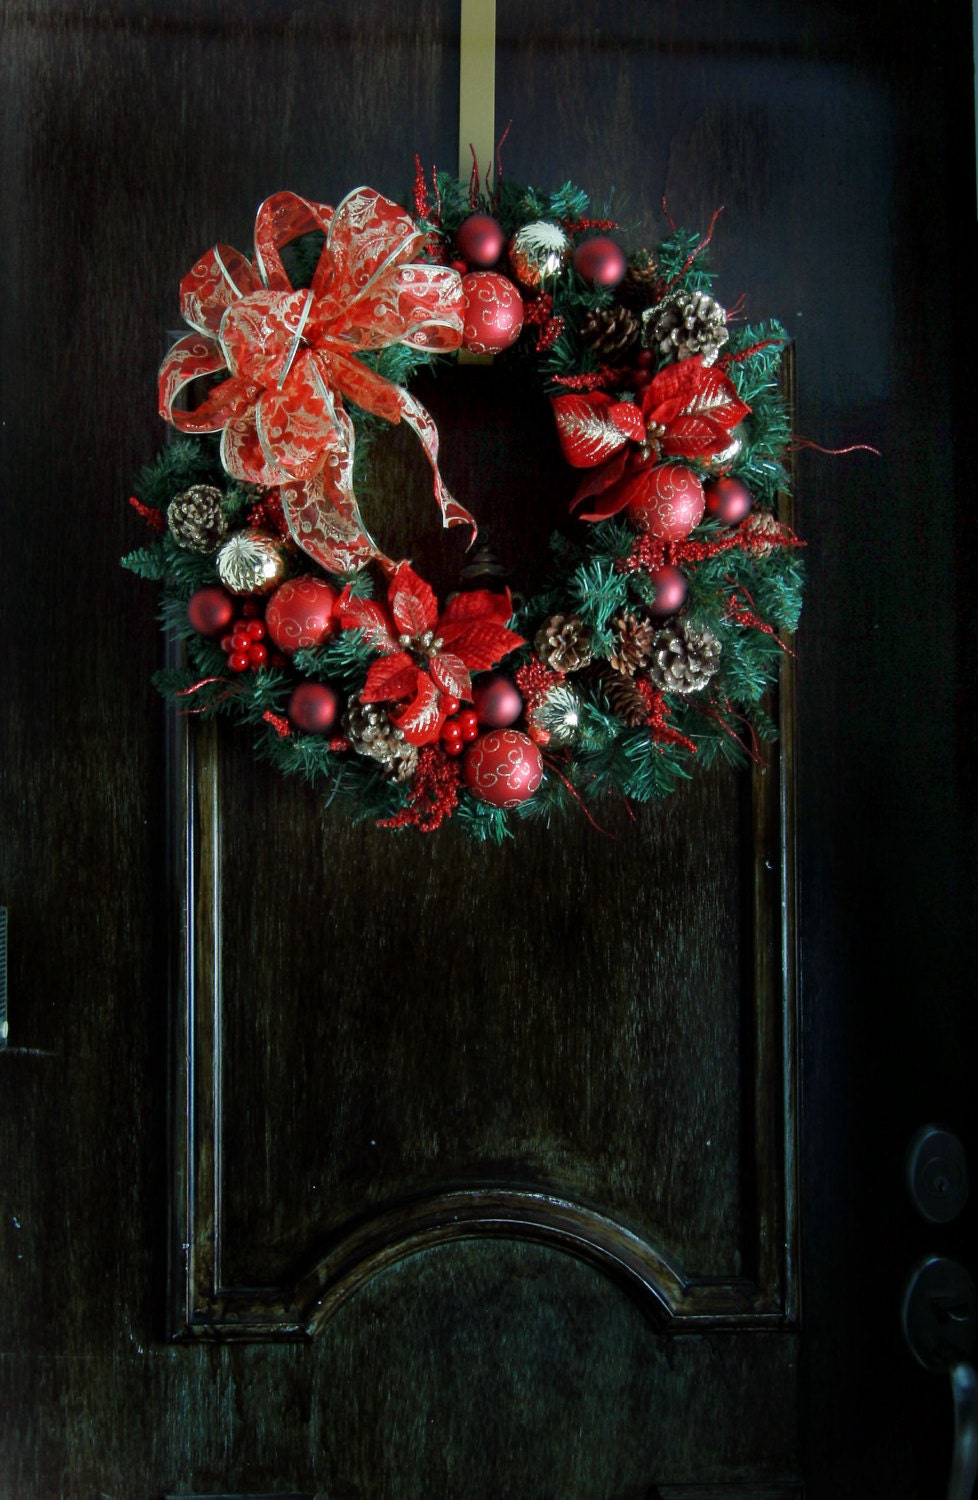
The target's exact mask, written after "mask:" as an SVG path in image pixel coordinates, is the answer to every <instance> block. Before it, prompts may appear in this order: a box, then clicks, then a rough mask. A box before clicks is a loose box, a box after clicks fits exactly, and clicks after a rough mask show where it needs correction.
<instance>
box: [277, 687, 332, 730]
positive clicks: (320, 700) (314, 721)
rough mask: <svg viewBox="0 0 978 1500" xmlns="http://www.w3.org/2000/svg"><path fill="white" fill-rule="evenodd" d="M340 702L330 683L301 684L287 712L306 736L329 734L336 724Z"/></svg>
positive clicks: (293, 695)
mask: <svg viewBox="0 0 978 1500" xmlns="http://www.w3.org/2000/svg"><path fill="white" fill-rule="evenodd" d="M339 704H340V700H339V698H338V697H337V695H336V693H335V692H334V690H333V689H332V688H331V687H330V685H329V683H328V682H300V683H299V686H298V687H297V688H296V690H295V692H294V693H293V694H292V697H291V698H290V699H289V706H288V709H287V710H286V712H287V713H288V716H289V719H290V721H291V722H292V723H293V724H294V725H295V727H296V729H301V730H303V732H304V733H305V734H328V733H329V731H330V730H331V729H332V727H333V725H334V724H335V722H336V715H337V712H338V710H339Z"/></svg>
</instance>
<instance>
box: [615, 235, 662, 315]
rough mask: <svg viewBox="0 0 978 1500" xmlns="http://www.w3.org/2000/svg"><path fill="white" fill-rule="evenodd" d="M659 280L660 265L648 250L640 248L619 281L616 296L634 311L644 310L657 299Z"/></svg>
mask: <svg viewBox="0 0 978 1500" xmlns="http://www.w3.org/2000/svg"><path fill="white" fill-rule="evenodd" d="M658 280H659V267H658V266H657V265H656V262H655V257H654V256H652V255H650V254H649V252H648V251H647V250H640V251H639V252H638V253H637V254H636V255H635V256H634V257H633V258H630V259H629V263H628V270H627V271H626V272H625V275H624V277H623V279H622V280H621V282H620V283H619V285H618V287H617V290H616V291H615V296H616V297H617V299H618V301H619V302H623V303H624V305H625V306H626V307H630V308H631V309H632V311H633V312H642V311H643V310H644V309H645V308H646V307H650V306H651V304H652V303H653V302H654V301H655V289H656V284H657V283H658Z"/></svg>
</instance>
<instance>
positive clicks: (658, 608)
mask: <svg viewBox="0 0 978 1500" xmlns="http://www.w3.org/2000/svg"><path fill="white" fill-rule="evenodd" d="M650 576H651V580H652V583H653V584H654V586H655V598H654V599H653V601H652V603H651V604H650V605H649V614H650V615H654V616H655V617H656V619H657V620H664V619H665V617H666V615H674V614H675V613H676V611H677V609H682V607H683V605H684V604H685V603H686V595H687V594H688V593H689V579H688V578H687V577H686V574H685V573H681V572H680V570H679V569H678V568H671V567H669V566H668V564H667V565H666V566H665V567H663V568H657V569H656V571H655V572H654V573H652V574H651V575H650Z"/></svg>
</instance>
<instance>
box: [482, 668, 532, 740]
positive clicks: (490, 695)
mask: <svg viewBox="0 0 978 1500" xmlns="http://www.w3.org/2000/svg"><path fill="white" fill-rule="evenodd" d="M472 701H473V703H474V704H475V712H476V716H477V718H478V720H479V723H480V724H484V725H485V727H486V728H487V729H508V728H509V726H510V724H515V723H516V720H517V719H518V718H519V716H520V714H521V713H522V712H523V697H522V694H521V693H520V690H519V688H518V687H517V686H516V683H515V682H514V681H513V680H512V678H511V677H507V676H506V674H505V673H504V672H494V673H493V675H492V676H491V677H486V678H485V679H484V680H483V681H482V682H479V683H477V684H476V686H475V687H474V688H473V690H472Z"/></svg>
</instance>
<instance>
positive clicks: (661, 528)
mask: <svg viewBox="0 0 978 1500" xmlns="http://www.w3.org/2000/svg"><path fill="white" fill-rule="evenodd" d="M705 508H706V497H705V496H704V494H703V483H702V480H701V479H700V478H699V476H698V475H696V474H694V473H693V471H692V469H684V468H683V466H682V465H681V464H656V465H655V466H654V467H653V468H650V469H647V470H646V471H645V475H644V482H643V485H642V488H641V489H640V490H639V492H638V493H637V494H636V495H635V497H634V499H632V500H631V501H629V504H628V511H627V514H628V519H629V520H630V521H631V523H632V525H633V526H634V527H635V529H636V530H637V531H646V532H648V533H649V535H650V536H654V537H659V538H661V540H662V541H664V542H681V541H682V539H683V537H687V536H689V533H690V532H691V531H692V529H693V527H694V526H698V525H699V523H700V522H701V521H702V519H703V512H704V510H705Z"/></svg>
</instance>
